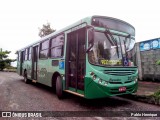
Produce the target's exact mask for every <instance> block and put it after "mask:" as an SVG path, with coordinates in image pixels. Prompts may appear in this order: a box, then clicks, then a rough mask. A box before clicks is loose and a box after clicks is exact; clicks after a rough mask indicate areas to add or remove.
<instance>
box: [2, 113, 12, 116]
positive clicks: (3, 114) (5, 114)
mask: <svg viewBox="0 0 160 120" xmlns="http://www.w3.org/2000/svg"><path fill="white" fill-rule="evenodd" d="M11 115H12V114H11V112H2V117H12V116H11Z"/></svg>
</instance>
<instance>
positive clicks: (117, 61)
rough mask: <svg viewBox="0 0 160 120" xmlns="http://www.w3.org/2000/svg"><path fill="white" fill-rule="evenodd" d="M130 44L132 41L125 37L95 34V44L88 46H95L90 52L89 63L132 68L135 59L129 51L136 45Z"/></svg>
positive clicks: (105, 33)
mask: <svg viewBox="0 0 160 120" xmlns="http://www.w3.org/2000/svg"><path fill="white" fill-rule="evenodd" d="M130 43H132V42H131V40H130V39H129V38H126V37H124V36H120V35H112V36H111V34H109V33H108V32H95V34H94V43H89V46H88V47H90V46H93V47H92V48H91V49H90V51H89V62H90V63H92V64H96V65H103V66H131V62H133V60H132V61H131V60H130V59H131V58H133V57H132V55H131V53H129V51H130V50H131V47H132V48H133V46H134V45H130ZM133 65H134V64H132V66H133Z"/></svg>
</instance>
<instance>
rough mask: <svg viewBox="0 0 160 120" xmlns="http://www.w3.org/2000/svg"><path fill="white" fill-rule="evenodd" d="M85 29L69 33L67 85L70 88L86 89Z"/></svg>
mask: <svg viewBox="0 0 160 120" xmlns="http://www.w3.org/2000/svg"><path fill="white" fill-rule="evenodd" d="M85 43H86V34H85V29H84V28H83V29H80V30H77V31H74V32H71V33H68V34H67V47H66V49H67V52H66V87H67V89H69V88H71V89H69V90H73V91H75V92H76V91H77V90H84V76H85V69H86V65H85V58H86V55H85V49H86V44H85Z"/></svg>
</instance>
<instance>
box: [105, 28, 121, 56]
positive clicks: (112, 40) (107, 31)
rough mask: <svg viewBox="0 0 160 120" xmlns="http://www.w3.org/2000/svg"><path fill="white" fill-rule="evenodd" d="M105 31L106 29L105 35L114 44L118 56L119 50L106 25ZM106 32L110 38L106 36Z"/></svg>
mask: <svg viewBox="0 0 160 120" xmlns="http://www.w3.org/2000/svg"><path fill="white" fill-rule="evenodd" d="M105 31H106V33H107V34H105V35H106V37H107V39H108V40H109V41H110V42H111V43H112V44H113V46H116V51H117V56H118V58H119V51H118V45H117V41H116V40H115V39H114V37H113V35H112V33H111V32H110V30H109V29H108V27H107V26H106V30H105ZM108 34H109V35H110V37H111V39H110V37H109V36H108Z"/></svg>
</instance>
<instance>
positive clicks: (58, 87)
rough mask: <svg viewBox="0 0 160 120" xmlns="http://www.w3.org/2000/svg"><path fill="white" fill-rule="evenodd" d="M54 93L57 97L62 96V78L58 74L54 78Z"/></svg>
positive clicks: (60, 97)
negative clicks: (55, 78)
mask: <svg viewBox="0 0 160 120" xmlns="http://www.w3.org/2000/svg"><path fill="white" fill-rule="evenodd" d="M56 94H57V96H58V98H59V99H62V98H63V88H62V79H61V77H60V76H58V77H57V80H56Z"/></svg>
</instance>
